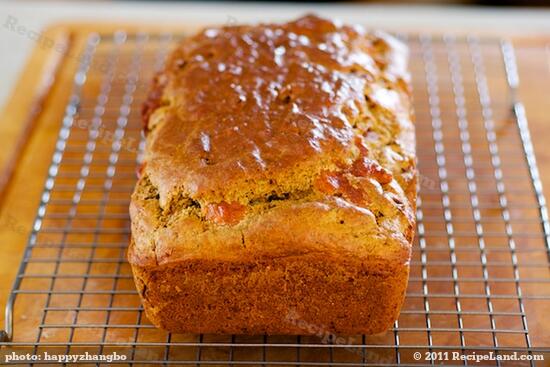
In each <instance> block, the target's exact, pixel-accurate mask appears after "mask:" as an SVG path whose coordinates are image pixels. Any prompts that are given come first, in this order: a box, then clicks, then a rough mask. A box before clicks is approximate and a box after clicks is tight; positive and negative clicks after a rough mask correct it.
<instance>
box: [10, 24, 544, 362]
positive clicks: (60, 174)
mask: <svg viewBox="0 0 550 367" xmlns="http://www.w3.org/2000/svg"><path fill="white" fill-rule="evenodd" d="M178 37H179V35H171V34H143V33H139V34H126V33H124V32H118V33H115V34H113V35H102V36H101V37H100V36H99V35H90V37H89V38H88V42H87V45H86V49H85V50H84V52H85V55H86V57H84V58H83V60H84V61H83V62H82V63H81V65H80V67H79V69H78V70H77V72H76V74H75V76H74V80H73V85H72V86H71V88H72V93H71V97H70V99H69V101H68V102H67V107H66V111H65V116H64V117H63V120H62V122H61V128H60V131H59V135H58V138H57V143H56V150H55V153H54V155H53V157H52V163H51V166H50V169H49V171H48V177H47V178H46V182H45V186H44V191H43V194H42V196H41V200H40V203H39V207H38V211H37V216H36V220H35V223H34V226H33V230H32V234H31V236H30V238H29V242H28V246H27V248H26V250H25V254H24V258H23V261H22V263H21V268H20V270H19V274H18V276H17V280H16V282H15V285H14V288H13V292H12V294H11V297H10V300H9V303H8V305H7V309H6V333H7V334H8V335H7V336H8V337H9V339H10V342H4V343H2V345H3V348H4V351H9V350H16V349H17V348H20V349H21V348H27V349H26V350H27V351H30V352H32V353H34V354H37V353H40V352H42V351H54V350H55V351H56V352H58V353H59V352H61V353H67V354H75V353H82V352H83V351H88V352H90V353H98V354H104V353H111V352H113V351H117V352H118V353H121V354H124V355H125V356H126V359H125V360H124V361H118V362H120V363H125V364H193V365H201V364H204V365H227V364H233V365H236V364H238V365H244V364H247V365H316V366H317V365H334V366H336V365H349V366H354V365H363V366H367V365H387V366H394V365H398V364H401V365H415V366H416V365H434V364H439V363H441V362H442V361H433V360H426V359H425V358H424V353H425V352H453V351H458V352H461V353H478V354H487V353H489V352H493V353H494V354H497V355H504V354H510V353H512V352H518V353H519V354H521V355H525V356H534V355H537V354H540V353H550V337H549V336H548V333H547V332H546V330H545V327H544V323H542V326H541V321H543V319H544V318H545V316H544V315H545V312H546V309H547V308H548V307H547V306H548V305H549V304H550V302H549V301H550V270H549V265H550V263H549V258H550V257H549V256H548V255H549V253H550V252H549V249H550V247H549V243H550V224H549V221H548V215H547V208H546V203H545V200H544V196H543V194H542V188H541V182H540V178H539V173H538V170H537V165H536V161H535V155H534V152H533V147H532V143H531V137H530V135H529V129H528V126H527V115H526V110H525V107H524V105H523V104H522V102H521V100H520V93H519V92H518V89H519V73H518V67H517V61H516V55H515V53H514V47H513V46H512V44H511V43H509V42H502V41H499V40H489V39H478V38H476V37H467V38H455V37H453V36H445V37H433V36H427V35H423V36H419V37H416V36H415V37H412V36H411V37H406V38H407V42H408V43H409V45H410V49H411V65H410V68H411V73H412V76H413V89H414V98H415V111H416V119H417V139H418V157H419V169H420V172H421V176H420V194H419V199H418V210H417V216H418V235H417V238H416V241H415V248H414V255H413V259H412V262H411V277H410V284H409V289H408V293H407V299H406V302H405V305H404V307H403V311H402V313H401V317H400V319H399V320H398V321H397V322H396V323H395V327H394V328H393V329H392V330H390V331H388V332H387V333H385V334H382V335H375V336H364V335H361V336H339V335H330V334H323V335H320V336H316V337H315V336H314V337H288V336H212V335H171V334H168V333H166V332H164V331H161V330H157V329H155V328H154V327H153V326H152V325H150V323H149V322H148V321H147V319H146V317H145V315H144V314H143V312H142V308H141V305H140V302H139V297H138V295H137V293H136V291H135V289H134V285H133V281H132V276H131V270H130V267H129V266H128V264H127V262H126V259H125V249H126V247H127V243H128V236H129V219H128V215H127V206H128V203H129V194H130V192H131V190H132V189H133V185H134V182H135V173H134V171H135V167H136V165H137V164H138V162H139V160H140V159H141V156H140V152H141V150H142V148H143V141H142V139H141V133H140V130H141V122H140V118H139V110H140V108H139V106H140V104H141V102H142V100H143V99H144V97H145V94H146V92H147V89H148V83H149V80H150V79H151V77H152V73H153V71H154V70H155V69H158V68H160V67H161V66H162V63H163V60H164V58H165V55H166V53H167V50H168V49H169V47H170V45H171V44H172V43H173V42H174V40H175V39H177V38H178ZM543 51H544V50H543ZM547 57H548V60H549V62H550V52H548V56H547ZM29 305H31V306H32V307H30V306H29ZM546 325H547V326H548V323H546ZM415 352H421V353H422V358H420V359H417V358H415V355H414V353H415ZM34 363H35V364H40V363H45V362H44V361H36V362H34ZM115 363H117V361H115ZM443 363H445V364H449V365H466V364H472V363H471V362H468V361H453V360H449V361H443ZM484 363H486V364H487V365H497V366H500V365H514V366H515V365H522V364H523V365H533V366H534V365H536V364H537V362H535V361H523V362H517V361H515V362H505V361H500V360H496V361H486V362H482V363H481V364H484Z"/></svg>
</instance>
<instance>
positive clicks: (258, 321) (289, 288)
mask: <svg viewBox="0 0 550 367" xmlns="http://www.w3.org/2000/svg"><path fill="white" fill-rule="evenodd" d="M406 63H407V51H406V48H405V47H404V46H403V45H402V44H401V43H400V42H398V41H396V40H395V39H393V38H392V37H390V36H388V35H385V34H383V33H369V32H366V31H365V30H363V29H362V28H361V27H357V26H346V25H342V24H339V23H338V22H334V21H329V20H326V19H322V18H318V17H315V16H306V17H303V18H300V19H298V20H296V21H293V22H289V23H285V24H280V25H277V24H268V25H257V26H230V27H222V28H209V29H205V30H204V31H202V32H201V33H199V34H198V35H196V36H194V37H191V38H189V39H186V40H184V41H182V42H181V43H180V44H179V45H178V47H177V48H176V49H175V50H174V52H173V53H172V55H171V57H170V59H169V60H168V63H167V66H166V68H165V70H163V71H162V72H161V73H160V74H159V75H158V76H157V77H156V79H155V81H154V85H153V88H152V90H151V93H150V98H149V100H148V101H147V102H146V103H145V104H144V109H143V115H144V123H145V131H146V134H147V144H146V149H145V160H144V165H143V167H142V170H141V175H140V178H139V180H138V183H137V185H136V189H135V191H134V193H133V195H132V201H131V206H130V214H131V221H132V223H131V224H132V242H131V245H130V248H129V254H128V256H129V260H130V263H131V265H132V269H133V272H134V277H135V281H136V285H137V288H138V291H139V293H140V295H141V298H142V301H143V304H144V308H145V312H146V314H147V316H148V318H149V319H150V320H151V321H152V322H153V323H154V324H155V325H157V326H158V327H162V328H165V329H167V330H170V331H174V332H193V333H235V334H238V333H248V334H262V333H269V334H315V333H317V332H318V330H319V328H323V330H326V331H330V332H337V333H343V334H357V333H377V332H381V331H383V330H386V329H387V328H388V327H390V326H391V324H392V323H393V321H394V320H395V319H396V318H397V316H398V314H399V310H400V307H401V304H402V302H403V299H404V294H405V289H406V286H407V281H408V272H409V260H410V252H411V243H412V240H413V237H414V227H415V217H414V207H415V205H414V203H415V200H416V169H415V147H414V145H415V142H414V127H413V123H412V110H411V103H410V91H409V87H408V85H409V80H408V74H407V72H406Z"/></svg>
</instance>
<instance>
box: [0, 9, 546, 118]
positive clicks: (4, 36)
mask: <svg viewBox="0 0 550 367" xmlns="http://www.w3.org/2000/svg"><path fill="white" fill-rule="evenodd" d="M306 12H315V13H318V14H320V15H325V16H330V17H337V18H340V19H342V20H344V21H348V22H357V23H363V24H366V25H368V26H369V27H374V28H389V29H437V30H445V29H452V30H471V31H476V30H479V31H485V32H487V31H488V32H491V33H497V34H500V33H501V34H505V33H525V34H541V33H545V34H548V35H550V9H548V10H547V9H518V8H510V9H507V8H490V7H482V8H474V7H456V6H441V7H436V6H415V7H413V6H381V5H372V4H337V5H331V4H311V3H309V4H280V3H250V2H248V3H215V2H206V3H195V2H169V3H162V2H150V3H148V2H107V1H101V2H80V1H78V2H47V1H40V2H12V1H3V2H0V55H1V56H0V106H2V105H3V104H4V103H5V100H6V98H7V96H8V95H9V94H10V92H11V88H12V87H13V84H14V83H15V82H16V81H17V78H18V74H19V71H20V70H21V68H22V67H23V65H24V63H25V59H26V57H27V55H28V53H29V52H30V50H31V49H32V47H33V46H34V45H35V43H36V40H35V37H31V36H29V34H33V33H32V31H34V32H36V35H37V36H38V35H39V33H40V31H41V30H42V29H44V28H45V27H47V26H48V25H50V24H52V23H55V22H57V21H75V22H78V21H80V20H88V21H90V20H101V21H125V22H128V21H145V22H158V21H170V22H178V21H181V22H194V23H196V22H207V23H224V22H228V21H232V22H257V21H279V20H287V19H290V18H293V17H296V16H298V15H301V14H303V13H306ZM14 24H15V25H22V26H24V27H25V28H26V29H27V32H26V34H25V35H21V34H19V33H18V32H17V31H15V30H14V27H12V25H14ZM28 31H31V33H29V32H28ZM0 123H1V122H0Z"/></svg>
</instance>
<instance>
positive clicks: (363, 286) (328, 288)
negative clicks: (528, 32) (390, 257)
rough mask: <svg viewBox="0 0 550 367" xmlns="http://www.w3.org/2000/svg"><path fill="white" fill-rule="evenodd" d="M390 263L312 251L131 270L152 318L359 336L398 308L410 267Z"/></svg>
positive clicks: (225, 330) (220, 329) (210, 327)
mask: <svg viewBox="0 0 550 367" xmlns="http://www.w3.org/2000/svg"><path fill="white" fill-rule="evenodd" d="M382 265H383V264H382ZM387 265H388V266H381V264H380V263H377V264H376V265H373V264H369V263H368V262H359V261H357V260H354V259H350V260H349V261H339V262H334V261H333V259H330V258H326V257H323V256H322V254H316V253H312V254H304V255H300V256H288V257H281V258H276V259H269V260H260V261H257V262H254V263H235V262H230V263H223V262H220V261H214V260H213V261H208V260H188V261H178V262H175V263H170V264H164V265H158V266H139V265H135V264H132V269H133V273H134V278H135V282H136V285H137V288H138V291H139V294H140V296H141V298H142V302H143V305H144V309H145V312H146V314H147V317H148V318H149V320H150V321H151V322H152V323H153V324H154V325H155V326H157V327H160V328H163V329H165V330H168V331H171V332H179V333H205V334H210V333H213V334H249V335H258V334H269V335H289V334H293V335H316V334H317V335H318V334H326V333H334V334H338V335H357V334H376V333H380V332H383V331H385V330H387V329H388V328H390V327H391V326H392V324H393V322H394V321H395V319H396V318H397V317H398V315H399V311H400V308H401V305H402V303H403V300H404V296H405V290H406V287H407V281H408V274H409V267H408V264H401V265H399V266H396V265H395V264H387Z"/></svg>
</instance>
